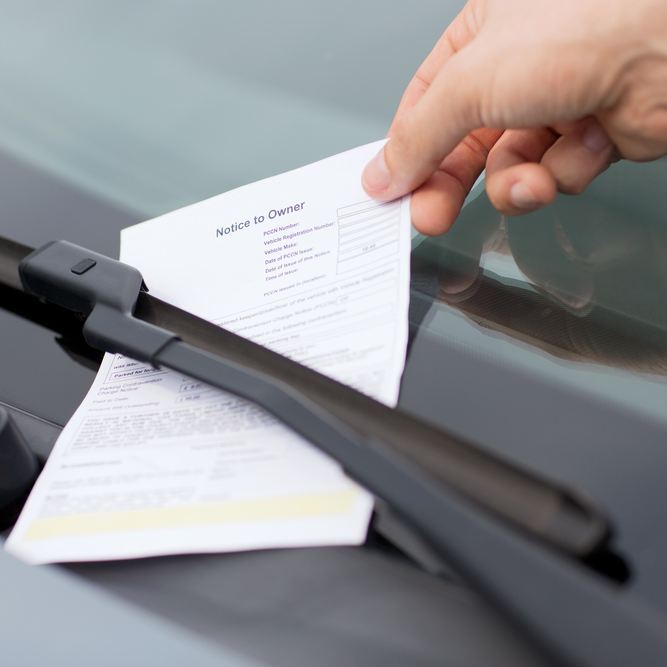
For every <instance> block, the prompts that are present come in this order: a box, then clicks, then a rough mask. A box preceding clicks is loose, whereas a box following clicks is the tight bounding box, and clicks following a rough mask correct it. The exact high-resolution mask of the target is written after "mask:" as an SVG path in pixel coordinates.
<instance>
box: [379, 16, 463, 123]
mask: <svg viewBox="0 0 667 667" xmlns="http://www.w3.org/2000/svg"><path fill="white" fill-rule="evenodd" d="M470 13H471V9H470V5H466V7H464V9H463V10H462V11H461V12H460V13H459V15H458V16H457V17H456V18H455V19H454V21H452V23H451V24H450V25H449V27H448V28H447V30H445V32H444V33H443V34H442V36H441V37H440V39H439V40H438V41H437V42H436V45H435V46H434V47H433V49H432V50H431V53H429V55H428V56H427V57H426V59H425V60H424V62H423V63H422V64H421V65H420V66H419V69H418V70H417V71H416V72H415V75H414V76H413V77H412V80H411V81H410V83H409V84H408V86H407V88H406V89H405V92H404V93H403V96H402V97H401V102H400V104H399V105H398V109H397V111H396V114H395V116H394V120H393V122H392V124H391V127H390V128H389V132H388V134H389V135H391V133H392V130H393V128H394V125H395V124H396V122H397V121H398V120H399V119H400V118H401V117H402V116H403V115H404V114H405V113H406V112H407V111H408V110H409V109H410V108H412V107H413V106H414V105H415V104H417V102H418V101H419V100H420V99H421V97H422V95H423V94H424V93H425V92H426V90H427V89H428V87H429V86H430V85H431V82H432V81H433V79H435V77H436V75H437V74H438V72H439V71H440V68H441V67H442V66H443V65H444V64H445V63H446V62H447V61H448V60H449V59H450V58H451V57H452V56H453V55H454V54H455V53H456V52H457V51H460V50H461V49H462V48H463V47H464V46H465V45H466V44H468V43H469V42H471V41H472V40H473V39H474V37H475V21H474V20H472V19H471V18H469V16H470Z"/></svg>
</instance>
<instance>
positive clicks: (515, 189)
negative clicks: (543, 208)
mask: <svg viewBox="0 0 667 667" xmlns="http://www.w3.org/2000/svg"><path fill="white" fill-rule="evenodd" d="M510 200H511V202H512V204H514V206H516V207H517V208H521V209H523V210H525V211H528V210H530V209H531V208H536V207H537V206H538V205H539V203H540V202H539V200H538V199H537V197H536V196H535V195H534V194H533V191H532V190H531V189H530V188H529V187H528V186H527V185H526V184H525V183H522V182H521V181H519V182H518V183H515V184H514V185H513V186H512V187H511V188H510Z"/></svg>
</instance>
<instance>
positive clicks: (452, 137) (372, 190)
mask: <svg viewBox="0 0 667 667" xmlns="http://www.w3.org/2000/svg"><path fill="white" fill-rule="evenodd" d="M471 7H473V5H472V4H468V5H466V7H465V8H464V9H463V11H462V12H461V13H460V14H459V15H458V16H457V18H456V19H455V20H454V22H453V23H452V24H451V25H450V27H449V28H448V29H447V30H446V32H445V34H444V35H443V37H442V38H441V40H440V41H439V42H438V44H437V45H436V47H435V48H434V49H433V51H432V52H431V54H430V55H429V57H428V58H427V59H426V61H424V63H423V64H422V66H421V67H420V69H419V70H418V73H417V74H416V75H415V77H414V78H413V80H412V82H411V83H410V84H409V86H408V88H407V90H406V92H405V94H404V96H403V100H402V101H401V104H400V105H399V110H398V112H397V114H396V117H395V119H394V122H393V123H392V126H391V129H390V140H389V142H388V143H387V144H386V145H385V147H384V148H383V149H382V150H381V151H380V153H378V155H377V156H376V157H375V158H374V159H373V160H372V161H371V162H370V163H369V164H368V165H367V167H366V169H365V170H364V174H363V177H362V183H363V186H364V188H365V190H366V192H368V194H369V195H370V196H371V197H374V198H376V199H382V200H390V199H395V198H396V197H400V196H402V195H404V194H406V193H408V192H411V191H412V190H414V189H415V188H416V187H418V186H419V185H421V184H422V183H424V182H425V181H426V180H427V179H428V178H429V177H430V176H431V175H432V174H433V173H434V172H435V170H436V169H437V168H438V167H439V166H440V164H441V163H442V161H443V159H444V157H445V156H446V155H447V154H448V153H450V152H451V151H452V150H453V149H454V148H455V147H456V145H457V144H458V143H459V142H460V141H461V140H462V139H463V138H464V137H465V136H466V135H467V134H468V132H470V131H471V130H473V129H475V128H478V127H480V126H481V125H482V123H480V122H478V119H479V113H477V112H475V111H474V106H475V102H476V97H475V95H474V94H472V91H471V90H470V89H471V87H472V86H473V85H474V84H473V82H474V81H475V78H474V77H473V76H470V72H469V71H468V70H469V67H470V63H469V60H470V59H469V57H468V56H467V52H468V51H469V48H470V43H471V42H472V40H473V39H474V37H475V35H476V27H475V26H476V23H475V21H474V19H473V18H471V16H472V15H473V9H471ZM465 46H467V48H463V47H465ZM461 49H463V50H461ZM464 54H466V55H464ZM417 102H419V104H417Z"/></svg>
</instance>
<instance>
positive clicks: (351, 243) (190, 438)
mask: <svg viewBox="0 0 667 667" xmlns="http://www.w3.org/2000/svg"><path fill="white" fill-rule="evenodd" d="M380 145H381V143H380V142H378V143H375V144H370V145H367V146H362V147H360V148H357V149H354V150H351V151H348V152H346V153H342V154H340V155H337V156H334V157H331V158H328V159H326V160H323V161H321V162H317V163H315V164H312V165H309V166H307V167H303V168H301V169H297V170H295V171H291V172H288V173H285V174H282V175H279V176H276V177H273V178H270V179H267V180H264V181H260V182H257V183H254V184H251V185H248V186H245V187H242V188H239V189H237V190H233V191H231V192H228V193H225V194H222V195H219V196H217V197H213V198H212V199H209V200H206V201H203V202H199V203H197V204H194V205H192V206H189V207H186V208H184V209H181V210H178V211H175V212H172V213H169V214H167V215H164V216H161V217H159V218H156V219H154V220H151V221H148V222H146V223H142V224H140V225H136V226H135V227H131V228H129V229H126V230H124V231H123V233H122V239H121V258H122V259H123V260H124V261H126V262H128V263H130V264H133V265H135V266H137V267H138V268H139V269H140V270H141V271H142V273H143V275H144V278H145V281H146V283H147V284H148V286H149V287H150V289H151V293H152V294H154V295H155V296H157V297H159V298H161V299H164V300H166V301H169V302H171V303H173V304H175V305H177V306H180V307H182V308H184V309H187V310H189V311H191V312H193V313H195V314H196V315H199V316H201V317H205V318H207V319H209V320H212V321H214V322H216V323H219V324H221V325H222V326H225V327H226V328H228V329H230V330H232V331H235V332H237V333H239V334H241V335H243V336H246V337H248V338H251V339H253V340H255V341H257V342H259V343H261V344H262V345H265V346H267V347H269V348H272V349H274V350H277V351H279V352H281V353H282V354H285V355H287V356H289V357H292V358H293V359H296V360H298V361H300V362H302V363H304V364H307V365H309V366H311V367H313V368H315V369H317V370H319V371H321V372H323V373H326V374H328V375H329V376H331V377H334V378H336V379H338V380H340V381H343V382H345V383H347V384H349V385H352V386H354V387H356V388H358V389H359V390H361V391H363V392H366V393H368V394H370V395H372V396H374V397H375V398H377V399H378V400H381V401H383V402H385V403H388V404H390V405H393V404H395V402H396V400H397V397H398V389H399V383H400V377H401V373H402V371H403V366H404V358H405V349H406V343H407V327H408V322H407V308H408V298H409V252H410V222H409V200H408V199H407V198H405V199H403V200H401V201H397V202H392V203H388V204H380V203H377V202H374V201H372V200H369V199H368V197H367V196H366V195H365V193H364V192H363V190H362V188H361V186H360V184H359V181H360V174H361V171H362V168H363V166H364V165H365V163H366V162H367V161H368V160H369V159H370V158H371V157H372V156H373V155H374V154H375V152H376V151H377V150H378V149H379V147H380ZM371 511H372V498H371V496H370V494H368V493H367V492H366V491H365V490H363V489H361V488H360V487H358V486H357V485H356V484H354V483H353V482H351V481H350V480H348V479H347V478H346V477H345V476H344V475H343V473H342V471H341V469H340V467H339V466H338V464H337V463H335V462H334V461H332V460H331V459H329V458H328V457H326V456H324V455H323V454H321V453H320V452H319V451H318V450H317V449H315V448H314V447H312V446H311V445H310V444H308V443H307V442H306V441H305V440H303V439H302V438H301V437H300V436H298V435H297V434H295V433H294V432H293V431H291V430H289V429H287V428H286V427H284V426H282V425H281V424H280V423H278V422H277V421H276V420H275V419H274V418H273V417H271V416H270V415H268V414H267V413H265V412H264V411H262V410H260V409H259V408H257V407H256V406H254V405H253V404H251V403H249V402H247V401H244V400H241V399H238V398H236V397H234V396H232V395H230V394H227V393H224V392H221V391H218V390H215V389H212V388H210V387H208V386H205V385H202V384H201V383H200V382H197V381H193V380H191V379H190V378H187V377H184V376H182V375H180V374H178V373H175V372H172V371H168V370H156V369H154V368H152V367H150V366H147V365H144V364H140V363H138V362H135V361H133V360H131V359H128V358H125V357H122V356H120V355H117V356H113V355H106V356H105V359H104V361H103V363H102V365H101V368H100V371H99V373H98V375H97V378H96V380H95V382H94V384H93V386H92V387H91V389H90V392H89V393H88V396H87V397H86V399H85V400H84V402H83V403H82V405H81V406H80V408H79V409H78V411H77V412H76V414H75V415H74V417H73V418H72V420H71V421H70V423H69V424H68V425H67V427H66V428H65V429H64V430H63V433H62V435H61V437H60V438H59V440H58V442H57V444H56V446H55V448H54V451H53V453H52V454H51V457H50V458H49V460H48V462H47V465H46V467H45V470H44V472H43V473H42V475H41V477H40V479H39V480H38V482H37V484H36V486H35V488H34V490H33V492H32V494H31V496H30V498H29V500H28V502H27V504H26V506H25V508H24V511H23V513H22V514H21V517H20V518H19V521H18V523H17V525H16V527H15V528H14V531H13V532H12V534H11V535H10V537H9V539H8V541H7V544H6V546H7V548H8V549H9V550H10V551H11V552H13V553H14V554H16V555H18V556H19V557H21V558H23V559H24V560H27V561H29V562H33V563H44V562H56V561H80V560H98V559H117V558H132V557H141V556H151V555H160V554H173V553H189V552H211V551H232V550H241V549H257V548H271V547H290V546H308V545H330V544H357V543H360V542H362V541H363V540H364V539H365V535H366V531H367V527H368V521H369V518H370V514H371Z"/></svg>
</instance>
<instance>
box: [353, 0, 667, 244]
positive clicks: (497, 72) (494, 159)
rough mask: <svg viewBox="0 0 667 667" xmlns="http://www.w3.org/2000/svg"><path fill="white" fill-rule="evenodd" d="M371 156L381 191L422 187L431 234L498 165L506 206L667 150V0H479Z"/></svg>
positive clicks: (419, 219) (547, 196)
mask: <svg viewBox="0 0 667 667" xmlns="http://www.w3.org/2000/svg"><path fill="white" fill-rule="evenodd" d="M389 137H390V140H389V142H388V143H387V144H386V146H385V148H384V149H383V150H382V151H381V152H380V153H379V154H378V156H377V157H376V158H375V159H374V160H373V161H371V163H370V164H369V165H368V166H367V167H366V169H365V171H364V175H363V185H364V188H365V189H366V191H367V192H368V194H369V195H370V196H372V197H374V198H376V199H381V200H390V199H395V198H396V197H400V196H402V195H404V194H407V193H408V192H411V191H414V194H413V198H412V219H413V224H414V225H415V227H416V228H417V229H418V230H419V231H421V232H422V233H425V234H440V233H442V232H445V231H447V230H448V229H449V228H450V227H451V225H452V224H453V223H454V220H455V219H456V217H457V215H458V214H459V211H460V209H461V206H462V204H463V201H464V199H465V197H466V195H467V194H468V192H469V191H470V189H471V188H472V186H473V184H474V182H475V180H476V179H477V177H478V176H479V174H480V173H481V172H482V170H483V169H484V168H486V189H487V193H488V196H489V198H490V200H491V202H492V203H493V205H494V206H495V207H496V208H497V209H498V210H499V211H501V212H502V213H505V214H508V215H519V214H521V213H527V212H529V211H533V210H535V209H537V208H539V207H541V206H544V205H545V204H548V203H549V202H550V201H552V200H553V198H554V197H555V195H556V192H557V191H561V192H565V193H569V194H575V193H579V192H582V191H583V190H584V189H585V188H586V186H587V185H588V184H589V183H590V182H591V181H592V180H593V179H594V178H595V177H596V176H597V175H598V174H599V173H601V172H602V171H604V170H605V169H606V168H607V167H608V166H609V164H610V163H611V162H613V161H614V160H617V159H619V158H620V157H624V158H628V159H631V160H651V159H655V158H658V157H660V156H662V155H665V154H667V2H666V1H665V0H635V1H634V2H633V3H628V2H627V0H562V1H561V2H559V3H554V2H552V1H551V0H469V2H468V3H467V4H466V6H465V7H464V8H463V10H462V11H461V13H460V14H459V15H458V17H457V18H456V19H455V20H454V22H453V23H452V24H451V25H450V26H449V27H448V28H447V30H446V31H445V33H444V34H443V35H442V37H441V38H440V40H439V41H438V43H437V44H436V45H435V47H434V49H433V51H432V52H431V53H430V55H429V56H428V57H427V58H426V60H425V61H424V62H423V63H422V65H421V66H420V68H419V69H418V70H417V73H416V74H415V76H414V78H413V79H412V81H411V82H410V84H409V85H408V87H407V89H406V90H405V93H404V94H403V98H402V100H401V103H400V105H399V108H398V111H397V112H396V116H395V118H394V121H393V123H392V125H391V127H390V130H389Z"/></svg>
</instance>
